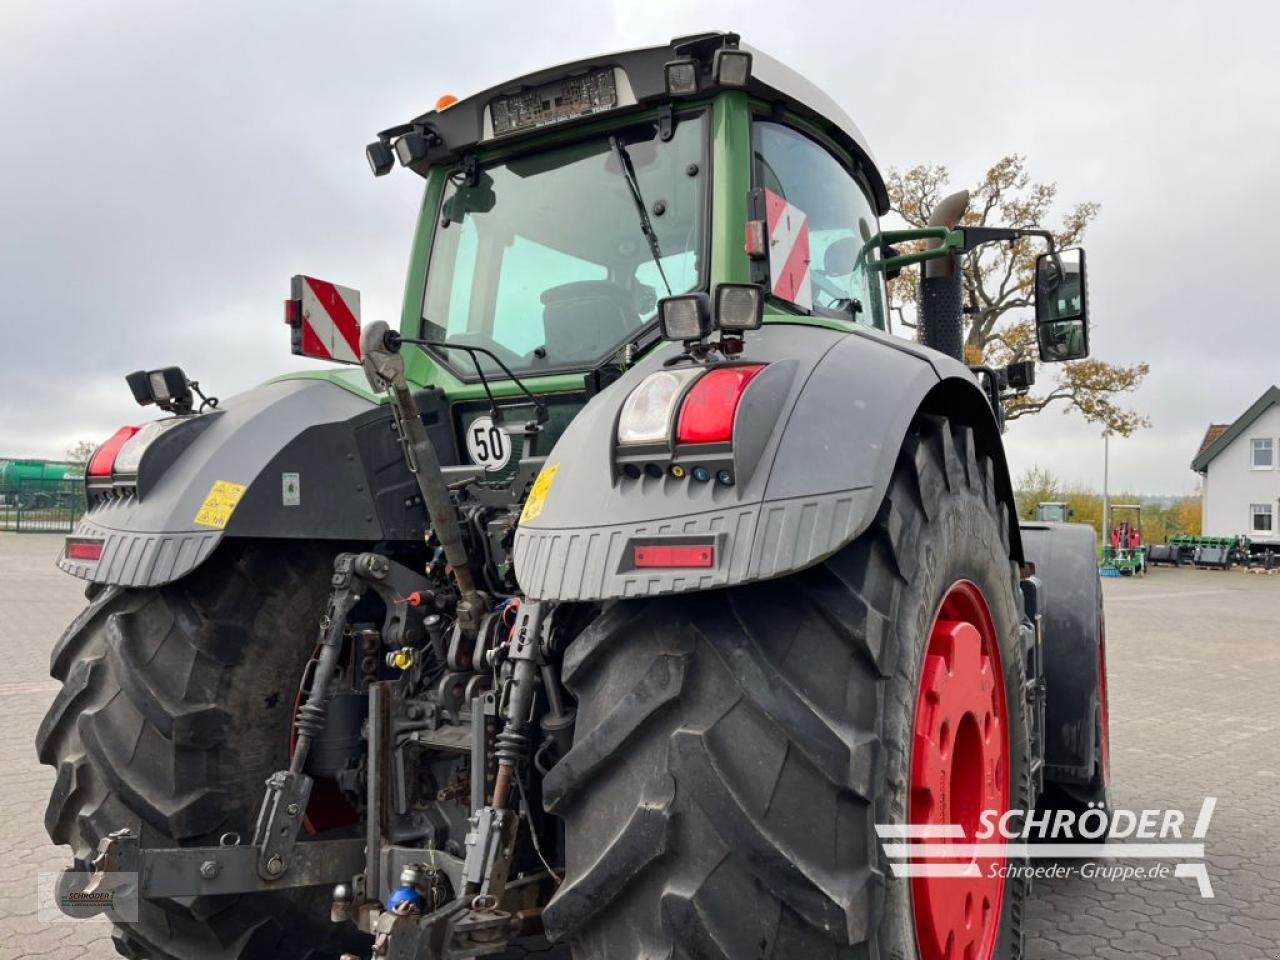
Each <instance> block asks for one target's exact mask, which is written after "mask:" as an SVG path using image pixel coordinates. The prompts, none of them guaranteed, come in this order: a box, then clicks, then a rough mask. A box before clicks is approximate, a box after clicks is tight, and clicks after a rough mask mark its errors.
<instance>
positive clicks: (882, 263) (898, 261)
mask: <svg viewBox="0 0 1280 960" xmlns="http://www.w3.org/2000/svg"><path fill="white" fill-rule="evenodd" d="M912 240H940V241H941V244H940V245H939V246H936V247H933V248H932V249H929V250H916V251H914V252H912V253H900V254H898V255H897V256H896V257H886V258H885V259H883V260H876V261H872V262H869V263H868V264H867V266H868V268H869V269H871V270H879V271H882V272H885V273H887V272H889V271H892V270H901V269H902V268H903V267H909V266H911V265H912V264H914V263H923V262H924V261H926V260H937V259H938V258H939V257H948V256H950V255H951V254H953V253H962V252H963V247H964V230H948V229H947V228H946V227H919V228H916V229H912V230H884V231H882V232H880V233H877V234H876V235H875V236H874V237H872V238H871V239H870V240H868V241H867V242H866V243H864V244H863V245H862V251H861V253H860V254H859V257H860V258H861V259H862V260H863V261H864V262H865V261H866V260H867V256H868V254H870V253H871V251H872V250H875V249H877V248H879V249H880V250H882V251H883V250H884V248H885V247H890V246H893V245H894V244H895V243H909V242H911V241H912Z"/></svg>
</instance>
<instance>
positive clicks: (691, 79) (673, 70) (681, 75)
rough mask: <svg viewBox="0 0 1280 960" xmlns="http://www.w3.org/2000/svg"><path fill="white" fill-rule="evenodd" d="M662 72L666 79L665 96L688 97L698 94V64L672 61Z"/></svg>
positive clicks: (693, 61)
mask: <svg viewBox="0 0 1280 960" xmlns="http://www.w3.org/2000/svg"><path fill="white" fill-rule="evenodd" d="M663 70H664V72H665V74H666V78H667V96H669V97H688V96H691V95H692V94H695V93H697V92H698V64H697V61H695V60H692V59H687V58H686V59H684V60H672V61H671V62H669V63H668V64H666V66H665V67H663Z"/></svg>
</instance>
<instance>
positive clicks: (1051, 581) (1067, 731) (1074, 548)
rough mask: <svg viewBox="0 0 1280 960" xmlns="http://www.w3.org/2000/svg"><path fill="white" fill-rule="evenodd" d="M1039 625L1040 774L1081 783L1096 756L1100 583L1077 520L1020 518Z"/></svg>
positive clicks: (1089, 535) (1091, 537)
mask: <svg viewBox="0 0 1280 960" xmlns="http://www.w3.org/2000/svg"><path fill="white" fill-rule="evenodd" d="M1022 542H1023V546H1024V549H1025V550H1026V558H1027V560H1028V561H1029V562H1031V563H1034V564H1035V567H1036V576H1038V577H1039V578H1040V583H1041V590H1040V597H1041V610H1042V612H1043V625H1044V676H1045V779H1046V780H1050V781H1054V782H1057V783H1070V784H1088V783H1090V782H1091V781H1092V780H1093V777H1094V774H1095V767H1096V765H1097V756H1098V750H1099V745H1098V740H1097V738H1098V723H1097V718H1098V715H1099V712H1100V709H1101V702H1100V698H1101V697H1102V696H1103V694H1102V690H1103V689H1104V687H1103V684H1102V683H1101V680H1102V669H1103V666H1102V661H1103V658H1102V656H1101V651H1100V642H1101V639H1102V638H1101V631H1100V626H1101V615H1102V585H1101V582H1100V581H1099V579H1098V554H1097V537H1096V534H1095V533H1094V529H1093V527H1092V526H1090V525H1088V524H1082V523H1024V524H1023V525H1022Z"/></svg>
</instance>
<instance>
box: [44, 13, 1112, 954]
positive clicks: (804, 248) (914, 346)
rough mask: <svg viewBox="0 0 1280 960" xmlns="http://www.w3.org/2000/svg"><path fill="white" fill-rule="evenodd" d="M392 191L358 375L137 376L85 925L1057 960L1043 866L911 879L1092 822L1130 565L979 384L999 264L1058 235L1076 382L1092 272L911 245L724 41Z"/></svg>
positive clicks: (453, 150) (226, 950) (455, 103)
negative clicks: (1112, 598) (222, 382)
mask: <svg viewBox="0 0 1280 960" xmlns="http://www.w3.org/2000/svg"><path fill="white" fill-rule="evenodd" d="M366 156H367V158H368V160H369V163H370V166H371V168H372V170H373V173H374V174H376V175H383V174H386V173H388V172H390V171H391V170H392V169H393V168H395V167H396V166H397V165H399V166H401V167H404V168H407V169H408V170H409V171H410V172H411V173H414V174H417V175H418V176H420V177H422V178H423V180H424V182H425V189H424V193H423V199H422V206H421V214H420V218H419V220H418V225H417V230H416V233H415V235H414V238H413V243H412V249H411V254H410V265H409V270H408V279H407V282H406V286H405V293H404V306H403V312H402V315H401V317H400V320H399V323H398V324H388V323H386V322H384V321H382V320H376V319H375V320H372V321H370V322H362V320H361V317H360V305H359V295H358V293H357V292H356V291H355V290H354V289H351V288H348V287H344V286H341V285H338V284H334V283H331V282H327V281H323V280H320V279H318V278H315V277H309V276H302V275H300V276H298V277H295V278H294V280H293V283H292V289H291V296H290V297H289V299H288V300H287V301H286V304H285V321H286V323H287V325H288V331H289V335H290V340H291V343H292V347H293V350H294V351H295V352H297V353H299V354H302V355H305V356H311V357H318V358H322V359H324V360H327V361H332V364H331V365H328V366H325V367H324V368H323V369H319V368H317V369H315V370H309V371H306V372H301V373H295V374H289V375H285V376H281V377H278V378H276V379H274V380H271V381H269V382H267V383H264V384H262V385H260V386H257V387H253V388H251V389H248V390H246V391H244V392H243V393H240V394H238V395H235V396H232V397H229V398H227V399H225V400H224V401H223V402H221V403H218V402H216V401H215V400H213V399H212V398H209V397H206V396H205V395H204V394H203V393H202V392H201V391H200V390H199V387H198V384H196V383H194V382H193V381H191V380H190V379H189V378H188V376H187V374H186V373H185V372H184V371H183V370H182V369H181V368H180V367H165V368H162V369H158V370H140V371H136V372H134V373H131V374H129V375H128V376H127V377H126V381H127V384H128V386H129V388H130V390H131V391H132V393H133V396H134V398H135V399H136V400H137V401H138V402H139V403H140V404H142V405H143V406H154V407H156V408H158V409H159V410H160V411H162V412H163V413H164V414H165V416H162V417H161V418H160V419H157V420H154V421H152V422H149V423H146V424H144V425H142V426H140V427H135V426H128V427H124V428H122V429H121V430H120V431H118V432H117V433H116V434H115V435H114V436H112V437H111V438H110V439H109V440H108V441H107V442H106V443H104V444H103V445H102V446H101V447H100V448H99V449H98V450H97V452H96V453H95V455H94V457H93V460H92V462H91V463H90V465H89V468H88V470H87V475H86V478H85V483H86V488H87V492H88V498H89V509H88V512H87V513H86V514H85V515H84V517H83V519H82V520H81V521H80V523H79V524H78V526H77V527H76V529H75V531H74V532H73V534H72V535H71V536H69V537H68V538H67V541H66V546H65V550H64V552H63V554H62V555H61V557H60V559H59V564H60V566H61V567H62V569H64V570H65V571H66V572H68V573H70V574H71V575H73V576H76V577H79V578H81V579H83V580H85V581H87V584H88V586H87V591H86V595H87V598H88V605H87V606H86V608H85V609H84V611H83V612H82V613H81V614H80V615H79V616H78V617H77V618H76V619H75V621H74V622H73V623H72V624H71V625H70V626H69V627H68V628H67V630H66V632H65V634H64V635H63V637H62V638H61V640H60V641H59V642H58V643H57V645H56V648H55V649H54V651H53V654H52V673H53V675H54V676H55V677H56V678H57V679H58V680H60V681H61V682H62V683H63V689H62V692H61V693H60V694H59V695H58V696H57V697H56V698H55V701H54V703H53V705H52V707H51V708H50V710H49V713H48V715H47V717H46V718H45V720H44V722H43V723H42V725H41V727H40V730H39V734H38V742H37V747H38V750H39V755H40V758H41V760H42V761H43V762H45V763H47V764H49V765H51V766H52V767H53V768H54V769H55V771H56V782H55V784H54V787H53V792H52V796H51V798H50V801H49V805H48V809H47V812H46V815H45V823H46V825H47V827H48V831H49V834H50V836H51V837H52V839H53V841H54V842H55V843H59V844H66V845H69V846H70V847H71V850H72V858H73V860H72V864H71V865H70V866H69V867H68V868H67V870H65V871H64V872H63V873H62V874H61V877H60V879H59V881H58V884H59V887H58V893H59V895H60V897H61V898H62V902H69V903H73V904H74V905H75V908H76V909H80V910H83V911H86V912H90V911H91V910H92V909H100V910H101V911H104V912H106V913H107V915H108V916H109V917H110V919H111V920H112V922H113V923H114V924H115V926H114V931H115V933H114V938H115V944H116V946H117V948H118V949H119V950H120V952H121V953H123V954H124V955H125V956H129V957H151V958H182V960H188V958H189V960H195V958H256V957H272V958H304V957H306V958H315V957H336V956H346V957H360V958H369V957H379V958H381V957H386V958H405V960H407V958H430V960H438V958H456V957H473V956H527V955H529V953H530V952H533V953H537V954H538V955H543V954H544V953H547V952H552V953H553V955H558V956H572V957H573V958H577V960H584V958H601V960H636V958H641V957H671V956H680V957H710V958H729V960H738V958H747V957H772V958H796V957H816V956H822V957H842V958H843V957H866V956H880V957H904V958H905V957H910V958H921V960H942V958H949V957H957V958H958V957H962V956H963V957H966V958H975V960H993V958H1000V960H1004V958H1012V957H1018V956H1021V955H1022V953H1021V950H1022V947H1021V944H1022V938H1023V932H1022V924H1023V918H1024V916H1025V910H1024V900H1025V898H1026V897H1027V895H1028V890H1029V883H1030V881H1029V879H1028V876H1027V874H1026V872H1025V871H1020V870H1018V869H1015V868H1016V867H1018V866H1019V865H1020V864H1022V861H1021V860H1020V859H1019V858H1018V856H1016V855H1012V854H1010V855H998V854H991V855H984V856H982V857H981V858H978V859H974V858H972V857H966V856H965V854H964V853H963V850H960V849H959V848H957V850H958V852H957V854H956V856H959V857H960V860H961V861H963V862H962V869H961V870H960V871H959V872H961V873H963V874H964V875H963V876H958V877H956V876H952V877H939V876H934V875H932V873H931V872H930V871H927V870H920V871H911V870H907V869H904V863H902V862H899V860H900V858H899V859H895V856H896V855H894V854H892V852H891V850H890V849H889V847H888V846H886V845H885V844H883V843H882V837H895V836H896V837H906V838H917V839H918V838H925V839H928V838H937V839H938V842H940V843H943V844H952V843H959V842H963V841H964V839H966V838H968V839H970V840H972V839H973V838H975V837H977V836H978V835H979V833H978V831H979V829H980V821H981V818H982V816H983V815H984V812H1003V813H1011V814H1012V819H1011V820H1009V821H1008V822H1010V823H1018V822H1021V821H1022V819H1025V818H1027V817H1028V816H1029V815H1030V814H1035V813H1037V811H1047V810H1053V811H1058V812H1060V811H1062V810H1076V811H1083V810H1085V809H1086V808H1088V809H1099V808H1100V809H1103V810H1105V809H1107V791H1108V777H1109V774H1108V760H1107V758H1108V747H1107V743H1108V732H1107V703H1106V685H1105V666H1104V652H1103V632H1102V603H1101V592H1100V589H1099V579H1098V571H1097V566H1096V545H1095V538H1094V534H1093V531H1092V529H1091V528H1090V527H1087V526H1081V525H1076V524H1045V523H1036V522H1029V523H1026V524H1025V525H1022V526H1020V525H1019V523H1018V520H1017V514H1016V509H1015V503H1014V495H1013V489H1012V486H1011V483H1010V479H1009V469H1008V465H1007V463H1006V458H1005V452H1004V448H1003V446H1002V441H1001V436H1002V431H1003V422H1004V417H1003V405H1004V403H1005V402H1006V401H1007V400H1008V399H1010V398H1011V397H1016V396H1018V395H1020V394H1024V393H1025V392H1026V391H1027V390H1028V388H1029V387H1030V385H1031V383H1032V382H1033V380H1034V372H1035V367H1034V364H1033V363H1032V362H1030V361H1026V362H1019V363H1015V364H1012V365H1010V366H1007V367H1001V368H996V367H992V366H989V365H972V366H971V365H968V364H966V362H965V358H964V351H963V343H962V319H963V310H964V308H965V303H964V298H963V295H962V285H961V278H962V271H961V262H962V260H963V258H965V257H966V256H967V255H969V254H970V253H971V252H972V251H975V250H977V249H978V248H979V247H980V246H981V245H983V244H987V243H993V242H1012V243H1015V244H1024V245H1027V248H1028V249H1031V250H1032V252H1036V251H1035V249H1033V248H1032V247H1031V246H1030V245H1033V244H1035V245H1041V244H1042V245H1043V247H1044V249H1043V253H1041V254H1040V255H1039V258H1038V260H1037V261H1036V264H1035V279H1034V285H1035V290H1034V300H1035V311H1036V313H1035V318H1036V327H1037V333H1038V345H1039V351H1040V357H1041V359H1042V360H1043V361H1045V362H1062V361H1070V360H1075V359H1079V358H1081V357H1083V356H1086V355H1087V353H1088V326H1087V299H1086V285H1085V258H1084V254H1083V252H1082V251H1081V250H1079V249H1071V250H1061V249H1057V248H1056V247H1055V245H1054V242H1053V238H1052V236H1051V234H1049V233H1048V232H1047V231H1043V230H1040V229H1029V228H1016V229H1015V228H1008V229H1006V228H993V227H991V228H988V227H984V228H976V227H967V226H961V225H960V224H961V223H962V219H963V216H964V213H965V208H966V204H967V197H966V196H965V195H963V194H961V195H956V196H954V197H951V198H948V199H947V200H945V201H943V202H941V203H940V204H939V205H938V207H937V209H936V210H935V211H934V213H933V219H932V222H931V223H930V225H929V226H927V227H925V228H922V229H911V230H892V229H884V228H882V227H881V225H880V219H881V217H884V216H885V215H886V214H888V212H889V197H888V194H887V192H886V188H885V183H884V180H883V179H882V176H881V173H880V172H879V170H878V168H877V166H876V164H875V162H874V160H873V159H872V156H871V153H870V150H869V148H868V146H867V143H866V141H865V139H864V138H863V136H862V134H861V132H860V131H859V130H858V128H857V127H856V126H854V124H853V122H852V121H851V120H850V119H849V117H848V116H847V115H846V114H845V112H844V111H843V110H842V109H841V108H840V107H839V106H838V105H837V104H835V103H834V102H833V101H832V100H831V99H829V98H828V97H827V96H825V95H824V94H823V93H822V92H820V91H819V90H818V89H817V88H816V87H815V86H813V85H812V84H811V83H809V82H807V81H806V80H804V79H803V78H802V77H800V76H799V75H797V74H796V73H795V72H793V71H792V70H790V69H788V68H787V67H785V66H783V65H782V64H780V63H778V62H777V61H775V60H774V59H772V58H771V57H769V56H767V55H766V54H765V53H763V52H761V51H759V50H756V49H753V48H752V47H749V46H747V45H746V44H744V43H742V42H741V41H740V38H739V37H738V36H737V35H736V34H733V33H707V34H701V35H697V36H690V37H682V38H679V39H676V40H673V41H672V42H670V43H668V44H662V45H658V46H652V47H646V48H641V49H635V50H630V51H625V52H622V53H615V54H609V55H602V56H597V57H590V58H588V59H585V60H581V61H578V62H574V63H569V64H565V65H562V66H558V67H554V68H552V69H548V70H544V71H541V72H537V73H533V74H530V75H527V76H523V77H519V78H517V79H514V80H512V81H510V82H508V83H504V84H502V85H500V86H498V87H494V88H492V89H489V90H485V91H483V92H480V93H477V94H475V95H473V96H469V97H466V98H464V99H455V98H453V97H445V98H442V99H441V100H440V101H439V102H438V103H437V104H436V106H435V109H433V110H430V111H428V112H426V113H424V114H422V115H421V116H418V117H416V118H415V119H412V120H410V121H408V122H406V123H403V124H401V125H398V126H395V127H392V128H390V129H387V130H385V131H383V132H382V133H381V134H379V135H378V137H377V139H376V140H375V141H374V142H373V143H371V144H370V145H369V146H368V147H367V149H366ZM917 267H918V268H919V269H920V270H921V271H922V273H923V276H922V280H921V285H920V287H921V297H920V302H919V331H920V333H919V337H918V339H917V338H914V337H902V336H899V335H894V334H893V333H892V332H891V331H890V329H889V317H888V310H887V300H886V288H885V283H886V280H887V279H889V278H892V277H894V276H896V275H897V273H898V272H899V271H901V270H903V269H906V268H912V269H915V268H917ZM997 846H999V845H998V844H997ZM947 849H950V848H949V847H946V848H944V849H943V853H944V854H945V853H946V850H947ZM944 859H947V860H948V862H950V861H952V860H954V857H944ZM952 872H953V873H954V872H955V871H954V870H953V871H952Z"/></svg>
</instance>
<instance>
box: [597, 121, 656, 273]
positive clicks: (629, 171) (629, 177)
mask: <svg viewBox="0 0 1280 960" xmlns="http://www.w3.org/2000/svg"><path fill="white" fill-rule="evenodd" d="M609 146H610V147H611V148H612V149H613V155H614V156H615V157H616V158H617V160H618V166H619V167H621V168H622V177H623V179H624V180H626V181H627V188H628V189H629V190H630V191H631V199H632V200H633V201H635V205H636V213H638V214H639V215H640V230H641V231H642V232H643V233H644V238H645V239H646V240H648V241H649V253H650V254H652V255H653V265H654V266H655V267H657V268H658V276H660V277H661V278H662V285H663V286H664V287H666V288H667V296H671V284H670V283H668V282H667V274H666V271H664V270H663V269H662V248H661V247H660V246H659V244H658V234H657V232H656V231H655V230H654V229H653V224H652V223H651V222H650V221H649V209H648V207H647V206H646V205H645V202H644V197H643V196H641V194H640V183H639V181H638V180H636V168H635V167H634V166H632V165H631V154H629V153H627V148H626V147H625V146H623V145H622V141H621V140H619V139H618V137H617V135H616V134H615V135H613V136H611V137H609Z"/></svg>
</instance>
